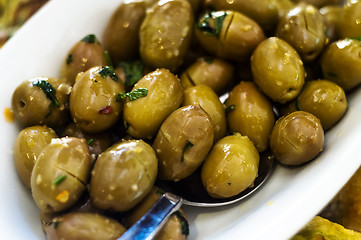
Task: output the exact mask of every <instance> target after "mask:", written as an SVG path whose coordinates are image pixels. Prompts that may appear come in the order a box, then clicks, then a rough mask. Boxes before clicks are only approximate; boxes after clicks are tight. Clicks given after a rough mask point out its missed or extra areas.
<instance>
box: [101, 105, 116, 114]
mask: <svg viewBox="0 0 361 240" xmlns="http://www.w3.org/2000/svg"><path fill="white" fill-rule="evenodd" d="M112 112H113V108H112V107H111V106H105V107H103V108H102V109H100V110H99V113H100V114H111V113H112Z"/></svg>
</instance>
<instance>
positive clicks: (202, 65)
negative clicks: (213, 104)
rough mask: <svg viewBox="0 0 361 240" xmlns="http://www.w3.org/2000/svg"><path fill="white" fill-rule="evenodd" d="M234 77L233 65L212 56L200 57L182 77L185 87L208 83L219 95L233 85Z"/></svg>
mask: <svg viewBox="0 0 361 240" xmlns="http://www.w3.org/2000/svg"><path fill="white" fill-rule="evenodd" d="M233 79H234V67H233V65H232V64H230V63H228V62H226V61H223V60H222V59H220V58H212V57H201V58H198V59H197V61H196V62H195V63H193V64H192V65H191V66H189V67H188V68H187V69H186V70H185V71H184V72H183V73H182V75H181V77H180V80H181V84H182V87H183V88H184V89H187V88H189V87H193V86H197V85H206V86H208V87H210V88H212V89H213V91H215V92H216V93H217V94H218V95H220V94H222V93H224V92H225V91H226V90H227V89H228V88H229V86H231V85H232V83H233Z"/></svg>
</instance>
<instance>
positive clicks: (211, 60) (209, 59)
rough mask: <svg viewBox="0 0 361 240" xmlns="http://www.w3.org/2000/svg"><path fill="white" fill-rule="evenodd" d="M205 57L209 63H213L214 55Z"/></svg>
mask: <svg viewBox="0 0 361 240" xmlns="http://www.w3.org/2000/svg"><path fill="white" fill-rule="evenodd" d="M203 59H204V61H205V62H206V63H208V64H212V63H213V62H214V58H212V57H205V58H203Z"/></svg>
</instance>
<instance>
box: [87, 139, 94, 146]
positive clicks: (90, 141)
mask: <svg viewBox="0 0 361 240" xmlns="http://www.w3.org/2000/svg"><path fill="white" fill-rule="evenodd" d="M94 141H95V139H94V138H91V139H89V140H88V141H86V144H88V145H90V144H92V143H93V142H94Z"/></svg>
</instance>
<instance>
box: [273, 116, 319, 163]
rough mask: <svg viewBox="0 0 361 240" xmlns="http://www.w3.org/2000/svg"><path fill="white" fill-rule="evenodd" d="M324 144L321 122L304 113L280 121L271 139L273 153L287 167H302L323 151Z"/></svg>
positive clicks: (284, 117)
mask: <svg viewBox="0 0 361 240" xmlns="http://www.w3.org/2000/svg"><path fill="white" fill-rule="evenodd" d="M323 143H324V131H323V128H322V125H321V122H320V120H319V119H318V118H317V117H315V116H314V115H312V114H311V113H308V112H304V111H296V112H292V113H290V114H288V115H286V116H283V117H281V118H280V119H278V120H277V122H276V124H275V126H274V128H273V131H272V134H271V137H270V148H271V150H272V153H273V154H274V156H275V157H276V159H277V160H278V161H279V162H281V163H283V164H285V165H300V164H303V163H306V162H308V161H310V160H312V159H313V158H315V157H316V156H317V155H318V154H319V153H320V152H321V151H322V149H323Z"/></svg>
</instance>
